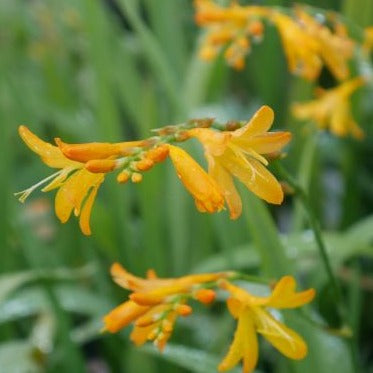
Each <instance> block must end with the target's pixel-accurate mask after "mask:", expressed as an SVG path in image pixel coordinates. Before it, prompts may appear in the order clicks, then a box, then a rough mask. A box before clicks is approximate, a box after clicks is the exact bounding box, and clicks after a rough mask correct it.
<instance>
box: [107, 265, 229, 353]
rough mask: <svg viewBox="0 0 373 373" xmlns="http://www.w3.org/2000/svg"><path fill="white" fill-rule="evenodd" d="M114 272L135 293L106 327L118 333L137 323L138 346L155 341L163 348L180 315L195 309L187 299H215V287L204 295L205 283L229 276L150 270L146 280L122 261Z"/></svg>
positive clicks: (135, 337) (135, 339)
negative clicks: (163, 276)
mask: <svg viewBox="0 0 373 373" xmlns="http://www.w3.org/2000/svg"><path fill="white" fill-rule="evenodd" d="M111 274H112V276H113V279H114V281H115V282H116V283H117V284H118V285H120V286H121V287H123V288H125V289H128V290H131V291H133V293H132V294H131V295H130V300H127V301H126V302H124V303H122V304H121V305H119V306H118V307H116V308H115V309H113V310H112V311H111V312H110V313H109V314H107V315H106V316H105V317H104V318H103V322H104V330H107V331H109V332H111V333H115V332H117V331H119V330H120V329H122V328H123V327H125V326H127V325H129V324H131V323H133V324H134V328H133V330H132V333H131V336H130V338H131V340H132V341H133V342H134V343H135V344H136V345H142V344H143V343H145V342H146V341H147V340H153V341H154V342H155V344H156V346H157V347H158V348H159V349H160V350H162V349H163V348H164V346H165V344H166V342H167V340H168V339H169V337H170V336H171V333H172V330H173V327H174V323H175V321H176V319H177V317H178V316H188V315H189V314H190V313H191V312H192V309H191V307H190V306H188V305H187V304H186V301H187V300H188V299H189V298H194V299H196V300H198V301H200V302H201V303H205V304H206V303H208V302H207V301H206V300H207V298H209V299H208V301H210V300H212V298H213V295H212V294H211V292H212V290H209V291H206V293H205V294H203V295H202V296H201V290H202V289H203V286H204V285H205V284H208V283H211V282H214V281H217V280H219V279H223V278H225V277H227V276H228V275H229V273H224V272H222V273H205V274H196V275H189V276H184V277H180V278H166V279H160V278H157V276H156V275H155V273H154V272H153V271H149V272H148V275H147V278H146V279H142V278H139V277H136V276H134V275H132V274H131V273H129V272H127V271H126V270H125V269H124V268H123V267H122V266H121V265H120V264H118V263H114V264H113V265H112V267H111ZM207 293H208V294H207Z"/></svg>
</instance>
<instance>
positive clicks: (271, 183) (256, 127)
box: [189, 106, 291, 219]
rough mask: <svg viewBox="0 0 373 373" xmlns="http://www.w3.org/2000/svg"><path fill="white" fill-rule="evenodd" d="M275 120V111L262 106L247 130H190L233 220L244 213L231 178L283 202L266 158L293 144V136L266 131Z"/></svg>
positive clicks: (279, 187)
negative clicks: (200, 144)
mask: <svg viewBox="0 0 373 373" xmlns="http://www.w3.org/2000/svg"><path fill="white" fill-rule="evenodd" d="M273 118H274V114H273V110H272V109H271V108H270V107H268V106H262V107H261V108H260V109H259V110H258V111H257V112H256V113H255V115H254V116H253V118H252V119H251V120H250V121H249V122H248V123H247V124H246V125H245V126H244V127H242V128H240V129H237V130H235V131H232V132H229V131H224V132H217V131H215V130H213V129H209V128H195V129H192V130H190V131H189V134H190V136H192V137H196V138H197V139H198V140H199V141H200V142H201V143H202V144H203V146H204V149H205V156H206V158H207V161H208V168H209V175H210V176H211V177H212V178H213V179H215V180H216V182H217V184H218V185H219V187H220V189H221V190H222V192H223V194H224V198H225V201H226V202H227V205H228V207H229V210H230V217H231V218H232V219H236V218H238V217H239V216H240V215H241V211H242V202H241V197H240V196H239V194H238V192H237V189H236V187H235V186H234V183H233V178H232V176H235V177H237V178H238V179H239V180H240V181H241V182H242V183H243V184H245V185H246V187H247V188H248V189H249V190H251V191H252V192H253V193H254V194H256V195H257V196H259V197H260V198H262V199H264V200H265V201H267V202H269V203H274V204H280V203H281V202H282V200H283V191H282V189H281V186H280V183H279V182H278V181H277V180H276V178H275V177H274V176H273V175H272V174H271V173H270V172H269V171H268V170H267V169H266V168H265V166H266V165H267V164H268V162H267V160H266V158H264V157H263V155H269V154H272V153H277V152H279V151H280V150H281V149H282V148H283V147H284V146H285V145H286V144H287V143H288V142H289V141H290V139H291V134H290V133H289V132H267V131H268V130H269V128H270V127H271V125H272V123H273Z"/></svg>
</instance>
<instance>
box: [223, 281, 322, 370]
mask: <svg viewBox="0 0 373 373" xmlns="http://www.w3.org/2000/svg"><path fill="white" fill-rule="evenodd" d="M220 286H221V287H222V288H223V289H225V290H227V291H228V292H229V293H230V298H229V299H228V301H227V304H228V308H229V311H230V313H231V314H232V316H233V317H234V318H236V319H237V322H238V324H237V329H236V332H235V334H234V338H233V342H232V344H231V346H230V348H229V351H228V353H227V355H226V356H225V358H224V359H223V361H222V362H221V363H220V365H219V368H218V369H219V371H226V370H229V369H232V368H233V367H234V366H235V365H237V364H238V363H239V362H240V360H243V372H244V373H250V372H251V371H253V370H254V368H255V366H256V364H257V361H258V340H257V335H256V334H257V333H259V334H261V335H263V337H264V338H265V339H267V340H268V341H269V342H270V343H271V344H272V345H273V346H274V347H275V348H277V349H278V350H279V351H280V352H281V353H282V354H283V355H285V356H286V357H288V358H290V359H296V360H299V359H303V358H304V357H305V356H306V355H307V345H306V343H305V342H304V340H303V339H302V337H300V336H299V335H298V334H297V333H296V332H294V331H293V330H291V329H289V328H288V327H286V326H285V325H284V324H283V323H281V322H280V321H278V320H276V319H275V318H274V317H273V316H272V315H271V314H270V313H269V312H268V311H267V310H266V309H265V307H271V308H278V309H284V308H296V307H300V306H302V305H304V304H306V303H309V302H311V301H312V299H313V298H314V296H315V291H314V289H309V290H306V291H302V292H295V288H296V282H295V280H294V278H293V277H291V276H285V277H283V278H282V279H281V280H280V281H279V282H278V283H277V284H276V286H275V288H274V290H273V292H272V294H271V295H270V296H268V297H257V296H254V295H252V294H250V293H248V292H246V291H245V290H244V289H242V288H239V287H237V286H235V285H233V284H231V283H230V282H228V281H227V280H221V283H220Z"/></svg>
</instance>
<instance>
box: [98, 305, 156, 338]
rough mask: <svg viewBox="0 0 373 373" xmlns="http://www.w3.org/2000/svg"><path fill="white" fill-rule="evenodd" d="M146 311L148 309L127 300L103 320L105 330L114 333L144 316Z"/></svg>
mask: <svg viewBox="0 0 373 373" xmlns="http://www.w3.org/2000/svg"><path fill="white" fill-rule="evenodd" d="M148 310H149V307H144V306H139V305H138V304H136V303H135V302H132V301H131V300H128V301H127V302H124V303H122V304H121V305H120V306H118V307H116V308H114V309H113V310H112V311H111V312H110V313H108V314H107V315H106V316H105V317H104V318H103V321H104V324H105V330H108V331H109V332H110V333H115V332H117V331H118V330H120V329H122V328H124V327H125V326H127V325H128V324H130V323H131V322H132V321H134V320H136V319H137V318H138V317H140V316H142V315H143V314H145V313H146V312H147V311H148Z"/></svg>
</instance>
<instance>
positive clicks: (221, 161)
mask: <svg viewBox="0 0 373 373" xmlns="http://www.w3.org/2000/svg"><path fill="white" fill-rule="evenodd" d="M273 117H274V115H273V111H272V109H270V108H269V107H268V106H263V107H262V108H260V109H259V110H258V111H257V113H256V114H255V115H254V116H253V118H252V119H251V120H250V121H248V122H247V123H245V124H244V125H242V123H240V122H237V123H236V125H235V126H236V127H235V126H232V123H228V124H227V125H225V126H223V127H222V126H219V128H220V129H221V128H223V130H218V129H216V128H215V127H217V125H216V126H215V127H213V125H214V121H212V120H192V121H189V122H186V123H184V124H181V125H178V126H168V127H164V128H161V129H159V130H157V132H158V136H154V137H150V138H149V139H145V140H140V141H128V142H119V143H87V144H67V143H65V142H63V141H62V140H61V139H59V138H57V139H55V142H56V145H52V144H49V143H47V142H45V141H43V140H41V139H40V138H38V137H37V136H36V135H34V134H33V133H32V132H31V131H30V130H29V129H28V128H27V127H25V126H20V127H19V134H20V136H21V137H22V139H23V140H24V142H25V143H26V144H27V145H28V146H29V148H30V149H31V150H32V151H34V152H35V153H36V154H38V155H39V156H40V157H41V159H42V161H43V162H44V163H45V164H46V165H48V166H49V167H52V168H57V169H59V171H57V172H56V173H54V174H52V175H51V176H49V177H47V178H45V179H44V180H42V181H41V182H39V183H37V184H35V185H33V186H32V187H30V188H28V189H26V190H25V191H22V192H19V193H16V195H18V196H19V199H20V201H21V202H23V201H25V199H26V198H27V197H28V196H29V194H30V193H31V192H32V191H33V190H35V189H36V188H37V187H39V186H40V185H42V184H44V183H47V182H50V183H49V184H48V185H47V186H45V187H44V188H43V189H42V191H44V192H47V191H50V190H52V189H58V191H57V194H56V199H55V210H56V215H57V217H58V218H59V219H60V221H61V222H62V223H65V222H66V221H67V220H68V219H69V218H70V216H71V214H72V212H74V214H75V216H79V224H80V227H81V230H82V232H83V233H84V234H86V235H89V234H91V229H90V223H89V221H90V215H91V210H92V206H93V203H94V200H95V198H96V195H97V191H98V189H99V187H100V185H101V184H102V183H103V181H104V179H105V175H106V174H107V173H109V172H111V171H114V170H120V172H119V174H118V176H117V181H118V182H119V183H125V182H127V181H128V180H131V181H132V182H134V183H138V182H140V181H141V180H142V177H143V176H142V173H143V172H145V171H147V170H149V169H151V168H152V167H153V166H154V165H155V164H156V163H159V162H162V161H164V160H165V159H166V158H167V157H168V156H169V157H170V159H171V161H172V162H173V164H174V166H175V169H176V172H177V175H178V176H179V178H180V179H181V181H182V182H183V184H184V186H185V187H186V189H187V190H188V191H189V192H190V193H191V194H192V196H193V197H194V199H195V203H196V207H197V208H198V210H199V211H201V212H209V213H213V212H217V211H220V210H222V209H223V208H224V201H225V202H226V203H227V206H228V208H229V210H230V216H231V218H232V219H235V218H237V217H239V216H240V214H241V208H242V207H241V198H240V196H239V194H238V192H237V190H236V188H235V186H234V183H233V180H232V176H235V177H237V178H238V179H239V180H240V181H241V182H242V183H244V184H245V185H246V187H247V188H248V189H249V190H251V191H252V192H253V193H255V194H256V195H257V196H259V197H260V198H263V199H264V200H266V201H267V202H270V203H275V204H280V203H281V202H282V200H283V192H282V189H281V186H280V184H279V182H278V181H277V180H276V179H275V177H274V176H273V175H272V174H271V173H270V172H269V171H268V170H267V169H266V168H265V166H267V165H268V160H267V158H265V157H268V158H271V157H273V156H276V153H278V152H279V151H280V150H281V149H282V148H283V147H284V146H285V145H286V144H287V143H288V142H289V140H290V138H291V135H290V133H289V132H268V130H269V128H270V127H271V125H272V122H273ZM232 127H235V128H236V129H235V130H232ZM190 138H197V139H198V140H199V141H200V142H201V143H202V145H203V146H204V148H205V154H206V158H207V160H208V164H209V171H208V173H207V172H206V171H205V170H204V169H203V168H202V167H201V166H200V165H199V164H198V163H197V162H196V161H195V160H194V159H193V158H192V157H191V156H190V155H189V154H188V153H187V152H186V151H185V150H183V149H182V148H180V147H178V146H176V145H172V144H171V143H173V142H180V141H185V140H187V139H190Z"/></svg>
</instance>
